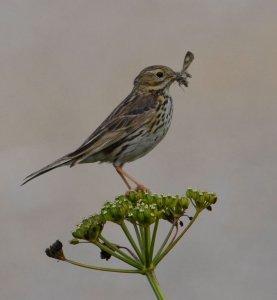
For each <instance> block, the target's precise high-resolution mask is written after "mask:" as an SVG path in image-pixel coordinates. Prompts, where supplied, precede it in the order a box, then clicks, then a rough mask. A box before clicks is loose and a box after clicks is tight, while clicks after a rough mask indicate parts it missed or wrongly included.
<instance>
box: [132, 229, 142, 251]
mask: <svg viewBox="0 0 277 300" xmlns="http://www.w3.org/2000/svg"><path fill="white" fill-rule="evenodd" d="M133 226H134V229H135V232H136V236H137V240H138V243H139V246H140V249H142V241H141V236H140V233H139V230H138V225H137V224H133Z"/></svg>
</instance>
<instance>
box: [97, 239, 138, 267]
mask: <svg viewBox="0 0 277 300" xmlns="http://www.w3.org/2000/svg"><path fill="white" fill-rule="evenodd" d="M99 239H100V240H101V241H102V242H104V244H105V245H106V246H108V247H109V248H111V249H112V250H113V251H117V252H118V253H119V254H121V255H122V256H124V257H125V258H126V259H131V260H132V261H134V262H138V258H137V257H136V256H135V254H134V253H133V252H132V251H131V250H129V249H128V248H126V247H120V246H118V245H115V244H113V243H111V242H109V241H108V240H107V239H105V238H104V237H103V235H102V234H100V236H99ZM120 248H123V249H126V250H127V251H128V252H129V253H130V254H131V255H132V257H131V256H129V255H128V254H126V253H125V252H123V251H121V250H120Z"/></svg>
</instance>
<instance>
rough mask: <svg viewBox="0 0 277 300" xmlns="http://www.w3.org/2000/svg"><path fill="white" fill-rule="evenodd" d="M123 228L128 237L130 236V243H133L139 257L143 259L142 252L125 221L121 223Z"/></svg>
mask: <svg viewBox="0 0 277 300" xmlns="http://www.w3.org/2000/svg"><path fill="white" fill-rule="evenodd" d="M120 226H121V228H122V230H123V231H124V233H125V235H126V237H127V238H128V240H129V242H130V244H131V245H132V247H133V248H134V250H135V252H136V254H137V256H138V257H139V259H140V261H143V258H142V255H141V252H140V250H139V248H138V246H137V244H136V242H135V241H134V239H133V237H132V235H131V233H130V231H129V229H128V227H127V226H126V224H125V223H124V221H123V222H122V223H121V224H120Z"/></svg>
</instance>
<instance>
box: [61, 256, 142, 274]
mask: <svg viewBox="0 0 277 300" xmlns="http://www.w3.org/2000/svg"><path fill="white" fill-rule="evenodd" d="M64 261H65V262H67V263H70V264H72V265H75V266H79V267H82V268H87V269H91V270H97V271H106V272H117V273H136V274H137V273H139V274H143V273H142V272H141V271H140V270H129V269H113V268H102V267H96V266H91V265H87V264H83V263H80V262H77V261H74V260H71V259H67V258H66V259H65V260H64Z"/></svg>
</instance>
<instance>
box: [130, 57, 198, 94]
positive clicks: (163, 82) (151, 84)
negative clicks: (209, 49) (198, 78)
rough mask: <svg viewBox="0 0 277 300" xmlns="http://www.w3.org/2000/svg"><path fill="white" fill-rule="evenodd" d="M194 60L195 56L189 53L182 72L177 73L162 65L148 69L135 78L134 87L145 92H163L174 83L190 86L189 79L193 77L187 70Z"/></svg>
mask: <svg viewBox="0 0 277 300" xmlns="http://www.w3.org/2000/svg"><path fill="white" fill-rule="evenodd" d="M193 58H194V57H193V54H192V53H191V52H187V54H186V57H185V60H184V64H183V69H182V71H181V72H175V71H173V70H172V69H171V68H169V67H166V66H160V65H155V66H150V67H147V68H145V69H143V70H142V71H141V72H140V73H139V75H138V76H137V77H136V78H135V81H134V86H135V88H138V89H141V90H144V91H158V90H163V89H165V88H168V87H169V86H170V85H171V84H172V83H173V82H174V81H177V82H178V83H179V85H185V86H188V81H187V79H188V78H189V77H191V76H190V74H189V73H187V72H186V69H187V68H188V66H189V65H190V63H191V62H192V60H193Z"/></svg>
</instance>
